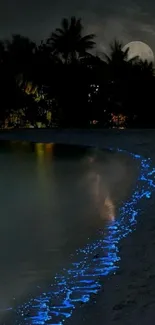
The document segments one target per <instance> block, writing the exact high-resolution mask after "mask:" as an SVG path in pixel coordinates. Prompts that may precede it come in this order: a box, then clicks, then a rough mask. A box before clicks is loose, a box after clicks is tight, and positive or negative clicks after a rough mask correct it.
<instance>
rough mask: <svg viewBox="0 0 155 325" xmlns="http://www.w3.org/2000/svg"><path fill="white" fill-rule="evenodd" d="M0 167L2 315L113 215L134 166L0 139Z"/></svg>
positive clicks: (93, 153)
mask: <svg viewBox="0 0 155 325" xmlns="http://www.w3.org/2000/svg"><path fill="white" fill-rule="evenodd" d="M0 170H1V176H0V198H1V200H0V202H1V204H0V218H1V219H0V262H1V263H0V310H1V314H3V313H4V312H3V309H5V308H7V307H10V306H12V305H16V304H18V303H19V302H20V301H22V299H25V297H26V296H27V294H28V293H29V292H35V290H36V288H37V285H42V286H43V287H46V285H48V284H49V283H50V281H51V282H52V279H53V277H54V275H55V273H56V272H59V270H61V269H62V268H63V267H64V266H66V265H67V264H68V263H69V262H70V254H71V253H74V252H75V250H76V249H77V248H79V247H80V246H83V245H85V244H86V243H87V239H88V237H89V238H90V239H92V240H93V239H94V238H95V237H96V236H97V231H98V229H99V228H103V227H104V225H105V223H106V222H111V221H112V220H114V218H116V217H119V213H118V208H119V206H120V204H121V203H122V200H124V199H126V198H127V197H128V196H129V195H130V193H131V191H132V188H133V185H134V183H135V180H136V176H137V166H136V165H135V162H133V161H132V159H131V158H130V157H127V156H124V155H123V154H118V153H111V152H108V151H104V152H103V151H102V152H101V151H98V150H95V149H82V148H80V147H75V146H66V145H54V144H52V143H48V144H42V143H37V144H33V143H28V142H0ZM3 316H4V315H3ZM0 318H1V315H0Z"/></svg>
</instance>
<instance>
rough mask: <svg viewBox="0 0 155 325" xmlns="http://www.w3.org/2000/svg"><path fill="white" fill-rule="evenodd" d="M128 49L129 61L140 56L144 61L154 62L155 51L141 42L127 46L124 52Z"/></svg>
mask: <svg viewBox="0 0 155 325" xmlns="http://www.w3.org/2000/svg"><path fill="white" fill-rule="evenodd" d="M127 48H129V52H128V60H130V59H132V58H134V57H135V56H138V57H139V59H140V60H142V61H148V62H149V63H150V62H152V63H153V62H154V54H153V51H152V50H151V48H150V47H149V46H148V45H147V44H145V43H143V42H140V41H134V42H130V43H128V44H126V45H125V46H124V47H123V51H126V50H127Z"/></svg>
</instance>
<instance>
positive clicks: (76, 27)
mask: <svg viewBox="0 0 155 325" xmlns="http://www.w3.org/2000/svg"><path fill="white" fill-rule="evenodd" d="M82 34H83V25H82V23H81V19H76V17H71V19H70V20H68V19H66V18H64V19H63V20H62V22H61V27H60V28H56V30H55V32H53V33H52V34H51V36H50V38H49V39H48V41H47V43H48V44H49V46H50V48H51V51H52V53H54V54H56V55H58V56H60V57H61V58H62V59H63V61H64V62H65V63H70V62H73V61H74V60H76V59H79V58H81V57H83V56H85V55H86V54H87V52H88V51H89V50H91V49H93V48H94V46H95V42H94V37H95V35H94V34H89V35H85V36H83V35H82Z"/></svg>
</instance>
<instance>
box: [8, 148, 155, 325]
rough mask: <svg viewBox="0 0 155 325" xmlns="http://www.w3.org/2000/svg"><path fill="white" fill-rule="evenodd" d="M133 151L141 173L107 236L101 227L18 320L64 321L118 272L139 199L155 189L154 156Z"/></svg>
mask: <svg viewBox="0 0 155 325" xmlns="http://www.w3.org/2000/svg"><path fill="white" fill-rule="evenodd" d="M110 150H112V149H110ZM117 150H118V151H122V152H126V151H123V150H120V149H117ZM130 155H131V156H132V157H133V159H138V160H139V162H140V176H139V179H138V182H137V186H136V188H135V191H134V193H133V194H132V196H131V198H130V200H129V201H127V202H125V204H124V205H123V206H122V207H121V208H120V218H119V219H118V220H116V221H114V222H112V223H110V224H108V225H107V226H106V230H104V236H103V233H102V231H100V232H99V235H98V240H96V241H95V242H93V243H88V244H87V245H86V246H85V247H84V248H83V249H79V250H77V251H76V253H75V255H76V256H77V260H78V261H77V262H73V263H71V265H70V268H69V269H63V270H62V272H61V273H60V274H57V275H56V276H55V283H53V284H51V287H50V290H49V292H43V293H41V294H40V295H38V297H35V298H31V299H30V300H29V301H28V302H26V303H25V304H23V305H21V306H19V307H18V308H17V309H16V310H15V311H14V312H15V314H16V322H15V324H17V325H37V324H40V325H43V324H50V325H62V324H64V322H65V320H66V319H67V318H69V317H71V315H72V313H73V311H74V309H75V308H78V306H80V305H81V303H87V302H88V301H89V300H90V299H91V297H93V296H94V295H96V294H97V293H98V292H99V290H100V288H101V280H102V278H103V277H104V276H106V275H108V274H109V273H113V274H115V273H116V271H117V269H118V268H119V263H118V262H119V260H120V257H119V249H118V243H119V242H120V240H121V239H122V238H123V237H126V236H127V235H128V234H129V233H130V232H132V231H133V230H135V226H136V222H137V220H136V218H137V215H138V213H139V208H138V202H139V201H140V200H141V199H142V198H146V199H149V198H150V197H151V194H152V191H153V190H155V178H154V176H155V168H152V167H151V159H150V158H148V159H145V158H143V157H141V156H140V155H135V154H133V153H130ZM75 255H74V259H75Z"/></svg>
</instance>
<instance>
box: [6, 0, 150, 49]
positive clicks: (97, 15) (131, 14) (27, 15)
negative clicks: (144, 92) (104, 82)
mask: <svg viewBox="0 0 155 325" xmlns="http://www.w3.org/2000/svg"><path fill="white" fill-rule="evenodd" d="M71 15H75V16H76V17H82V19H83V23H84V25H85V27H86V32H89V33H95V34H97V36H98V37H97V39H96V41H97V44H98V50H102V49H103V50H105V48H106V47H107V45H108V44H109V42H110V41H111V40H113V39H114V37H116V38H118V39H119V40H121V41H123V42H124V43H127V42H129V41H132V40H141V41H144V42H146V43H147V44H148V45H150V46H151V48H152V49H153V51H154V52H155V1H154V0H147V1H146V0H137V1H130V0H109V1H104V0H66V1H65V0H43V1H41V0H40V1H39V0H26V1H25V0H1V1H0V38H1V39H3V38H9V37H10V35H11V34H13V33H20V34H21V35H24V36H29V37H30V38H32V39H33V40H35V41H37V42H38V41H40V40H41V39H45V38H46V37H48V36H49V34H50V32H51V31H53V29H54V28H55V27H58V26H59V24H60V21H61V18H62V17H67V18H68V17H69V16H71Z"/></svg>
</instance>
